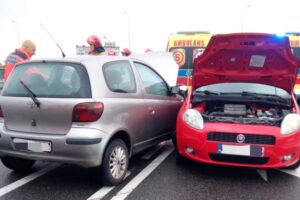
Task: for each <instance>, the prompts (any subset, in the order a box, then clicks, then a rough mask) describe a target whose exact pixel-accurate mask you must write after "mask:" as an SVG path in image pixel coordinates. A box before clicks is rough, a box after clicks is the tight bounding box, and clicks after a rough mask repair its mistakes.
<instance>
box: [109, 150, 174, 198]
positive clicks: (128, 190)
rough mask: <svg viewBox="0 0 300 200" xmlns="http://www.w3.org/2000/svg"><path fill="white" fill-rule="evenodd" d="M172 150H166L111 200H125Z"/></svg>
mask: <svg viewBox="0 0 300 200" xmlns="http://www.w3.org/2000/svg"><path fill="white" fill-rule="evenodd" d="M173 150H174V147H169V148H167V149H166V150H165V151H164V152H162V153H161V154H160V155H159V156H158V157H157V158H155V159H154V160H153V161H152V162H151V163H150V164H149V165H148V166H147V167H146V168H145V169H143V171H141V172H140V173H139V174H138V175H137V176H136V177H134V178H133V179H132V180H131V181H130V182H129V183H128V184H127V185H126V186H125V187H124V188H123V189H122V190H120V191H119V192H118V194H117V195H116V196H114V197H113V198H112V200H123V199H125V198H126V197H127V196H128V195H129V194H130V193H131V192H132V191H133V190H134V189H135V188H136V187H137V186H138V185H139V184H140V183H141V182H142V181H143V180H144V179H145V178H147V176H149V175H150V174H151V173H152V172H153V171H154V170H155V169H156V168H157V167H158V166H159V165H160V164H161V163H162V162H163V161H164V160H165V159H166V158H167V157H168V156H169V155H170V154H171V153H172V151H173Z"/></svg>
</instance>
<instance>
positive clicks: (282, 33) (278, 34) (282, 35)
mask: <svg viewBox="0 0 300 200" xmlns="http://www.w3.org/2000/svg"><path fill="white" fill-rule="evenodd" d="M275 35H276V36H277V37H284V36H286V34H285V33H284V32H281V33H276V34H275Z"/></svg>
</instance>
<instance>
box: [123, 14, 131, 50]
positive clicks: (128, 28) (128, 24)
mask: <svg viewBox="0 0 300 200" xmlns="http://www.w3.org/2000/svg"><path fill="white" fill-rule="evenodd" d="M124 14H125V15H126V16H127V31H128V48H129V49H130V20H129V15H128V13H127V12H124Z"/></svg>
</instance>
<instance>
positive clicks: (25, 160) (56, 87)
mask: <svg viewBox="0 0 300 200" xmlns="http://www.w3.org/2000/svg"><path fill="white" fill-rule="evenodd" d="M177 70H178V66H177V65H176V63H175V62H174V60H173V58H172V56H171V55H169V54H167V55H165V54H164V53H153V54H151V53H149V54H147V55H146V54H145V55H140V56H136V57H131V58H128V57H117V56H80V57H75V58H64V59H46V60H35V61H33V60H32V61H27V62H25V63H22V64H18V65H17V66H16V67H15V69H14V71H13V73H12V74H11V76H10V77H9V79H8V81H7V82H6V84H5V86H4V88H3V91H2V93H1V97H0V105H1V109H0V157H1V160H2V162H3V164H4V165H5V166H6V167H7V168H9V169H12V170H14V171H24V170H28V169H30V168H31V167H32V166H33V164H34V163H35V161H36V160H47V161H55V162H63V163H71V164H76V165H80V166H83V167H87V168H89V167H96V168H98V169H99V170H97V176H98V178H99V180H101V181H102V182H104V183H105V184H106V185H116V184H119V183H120V182H121V181H122V180H123V178H124V176H125V174H126V171H127V168H128V163H129V157H130V156H131V155H133V154H135V153H137V152H140V151H142V150H145V149H146V148H148V147H150V146H153V145H155V144H157V143H159V142H160V141H162V140H165V139H169V138H171V136H172V134H174V131H175V124H176V116H177V113H178V111H179V109H180V107H181V105H182V97H180V96H178V95H177V94H176V87H170V84H174V85H175V81H176V76H177ZM163 77H165V78H163Z"/></svg>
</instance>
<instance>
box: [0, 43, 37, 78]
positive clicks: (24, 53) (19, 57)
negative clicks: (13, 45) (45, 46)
mask: <svg viewBox="0 0 300 200" xmlns="http://www.w3.org/2000/svg"><path fill="white" fill-rule="evenodd" d="M35 49H36V46H35V44H34V43H33V42H32V41H31V40H24V42H23V43H22V46H21V48H19V49H16V50H15V51H14V52H12V53H11V54H9V55H8V56H7V58H6V60H5V67H4V77H3V78H4V81H6V80H7V79H8V77H9V75H10V74H11V72H12V71H13V69H14V67H15V65H16V64H17V63H19V62H22V61H25V60H29V59H30V58H31V56H33V55H34V54H35Z"/></svg>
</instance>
